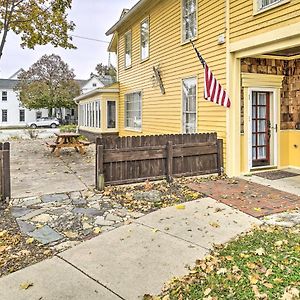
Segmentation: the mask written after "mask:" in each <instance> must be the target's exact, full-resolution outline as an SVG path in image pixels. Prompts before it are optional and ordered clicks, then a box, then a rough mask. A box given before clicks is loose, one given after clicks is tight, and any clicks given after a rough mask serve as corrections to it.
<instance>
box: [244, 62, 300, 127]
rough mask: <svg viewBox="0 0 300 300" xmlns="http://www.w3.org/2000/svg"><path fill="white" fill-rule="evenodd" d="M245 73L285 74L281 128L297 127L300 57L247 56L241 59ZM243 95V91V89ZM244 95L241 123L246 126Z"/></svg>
mask: <svg viewBox="0 0 300 300" xmlns="http://www.w3.org/2000/svg"><path fill="white" fill-rule="evenodd" d="M241 70H242V72H244V73H258V74H271V75H284V79H283V82H282V89H281V117H280V127H281V129H283V130H284V129H295V125H296V123H300V59H297V60H290V61H287V60H278V59H262V58H245V59H243V60H242V61H241ZM242 95H243V91H242ZM243 102H244V99H243V96H242V99H241V106H242V107H241V125H242V131H243V128H244V110H243V106H244V105H243Z"/></svg>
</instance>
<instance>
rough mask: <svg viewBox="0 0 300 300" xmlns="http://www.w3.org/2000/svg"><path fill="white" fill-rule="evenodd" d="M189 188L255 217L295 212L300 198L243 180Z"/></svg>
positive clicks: (203, 184)
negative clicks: (289, 211) (288, 211)
mask: <svg viewBox="0 0 300 300" xmlns="http://www.w3.org/2000/svg"><path fill="white" fill-rule="evenodd" d="M187 186H188V187H189V188H191V189H193V190H195V191H197V192H200V193H203V194H205V195H207V196H209V197H212V198H214V199H216V200H218V201H220V202H222V203H224V204H227V205H229V206H232V207H234V208H237V209H238V210H240V211H242V212H244V213H246V214H249V215H251V216H253V217H257V218H259V217H264V216H267V215H271V214H275V213H279V212H283V211H287V210H294V209H297V208H299V207H300V197H298V196H296V195H293V194H289V193H286V192H282V191H279V190H276V189H273V188H270V187H267V186H264V185H260V184H257V183H253V182H248V181H246V180H242V179H223V180H216V181H206V182H194V183H189V184H187Z"/></svg>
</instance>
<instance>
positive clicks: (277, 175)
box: [254, 170, 300, 180]
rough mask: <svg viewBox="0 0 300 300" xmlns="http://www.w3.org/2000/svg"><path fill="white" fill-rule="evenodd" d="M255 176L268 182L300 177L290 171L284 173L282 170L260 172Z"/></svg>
mask: <svg viewBox="0 0 300 300" xmlns="http://www.w3.org/2000/svg"><path fill="white" fill-rule="evenodd" d="M254 175H255V176H258V177H262V178H265V179H268V180H278V179H283V178H289V177H295V176H300V174H296V173H292V172H288V171H282V170H276V171H268V172H260V173H255V174H254Z"/></svg>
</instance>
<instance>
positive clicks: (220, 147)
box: [217, 139, 224, 175]
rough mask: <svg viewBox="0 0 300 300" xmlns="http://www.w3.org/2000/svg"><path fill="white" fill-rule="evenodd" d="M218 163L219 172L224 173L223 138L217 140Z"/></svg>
mask: <svg viewBox="0 0 300 300" xmlns="http://www.w3.org/2000/svg"><path fill="white" fill-rule="evenodd" d="M217 165H218V174H219V175H222V173H223V167H224V166H223V140H221V139H218V140H217Z"/></svg>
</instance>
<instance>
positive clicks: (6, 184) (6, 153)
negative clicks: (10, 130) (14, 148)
mask: <svg viewBox="0 0 300 300" xmlns="http://www.w3.org/2000/svg"><path fill="white" fill-rule="evenodd" d="M10 197H11V183H10V144H9V143H8V142H6V143H0V200H2V201H4V200H6V199H7V198H10Z"/></svg>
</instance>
